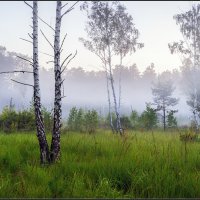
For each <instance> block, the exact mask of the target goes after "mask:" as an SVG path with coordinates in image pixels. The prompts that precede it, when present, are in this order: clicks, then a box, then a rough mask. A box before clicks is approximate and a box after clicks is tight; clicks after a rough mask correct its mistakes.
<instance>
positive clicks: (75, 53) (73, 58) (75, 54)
mask: <svg viewBox="0 0 200 200" xmlns="http://www.w3.org/2000/svg"><path fill="white" fill-rule="evenodd" d="M76 55H77V50H76V53H75V54H74V56H73V57H72V58H71V59H70V60H69V61H68V63H67V64H66V65H65V67H64V69H63V70H62V71H61V74H62V73H63V72H64V71H65V69H66V67H67V66H68V64H69V63H70V62H71V60H72V59H74V57H75V56H76Z"/></svg>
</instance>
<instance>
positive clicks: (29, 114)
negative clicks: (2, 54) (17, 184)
mask: <svg viewBox="0 0 200 200" xmlns="http://www.w3.org/2000/svg"><path fill="white" fill-rule="evenodd" d="M42 114H43V116H44V124H45V127H46V130H47V131H48V132H50V131H51V130H52V127H53V117H52V112H51V111H49V110H47V109H46V108H45V107H43V108H42ZM109 118H110V116H109V114H108V115H107V116H106V117H103V116H101V115H100V114H99V113H98V112H97V111H96V110H95V109H91V110H86V109H85V110H84V109H82V108H77V107H73V108H71V110H70V114H69V116H68V118H67V119H64V120H63V124H62V128H63V132H68V131H72V132H81V133H89V134H92V133H95V132H96V131H97V130H98V129H110V124H109V123H110V122H109ZM112 119H113V125H114V126H115V128H116V117H115V115H114V113H112ZM166 119H167V128H168V129H173V128H176V127H177V120H176V117H175V116H174V113H173V112H168V113H167V116H166ZM121 123H122V127H123V129H124V130H125V131H126V130H140V131H142V130H153V129H156V128H161V126H162V118H161V117H160V116H159V113H157V112H156V110H155V109H154V108H152V107H151V106H150V105H149V104H146V109H145V110H144V111H143V112H142V113H141V114H139V113H138V112H137V111H136V110H132V112H131V114H130V115H129V116H128V115H122V116H121ZM0 129H1V131H3V132H5V133H11V132H17V131H20V132H23V131H26V132H27V131H33V130H35V118H34V109H33V106H32V105H31V106H30V107H29V108H28V109H24V110H19V111H17V110H16V109H15V106H14V105H9V106H6V107H4V108H3V111H2V112H1V113H0Z"/></svg>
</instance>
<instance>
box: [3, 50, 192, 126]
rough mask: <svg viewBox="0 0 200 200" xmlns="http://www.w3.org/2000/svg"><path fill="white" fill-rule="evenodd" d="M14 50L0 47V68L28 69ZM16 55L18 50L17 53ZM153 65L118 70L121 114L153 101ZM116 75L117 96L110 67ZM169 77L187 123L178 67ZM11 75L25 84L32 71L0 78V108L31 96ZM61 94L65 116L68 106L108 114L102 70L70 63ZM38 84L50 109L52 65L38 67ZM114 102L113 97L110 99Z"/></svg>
mask: <svg viewBox="0 0 200 200" xmlns="http://www.w3.org/2000/svg"><path fill="white" fill-rule="evenodd" d="M16 54H17V53H11V52H9V51H8V50H6V48H5V47H2V46H1V48H0V69H1V71H12V70H16V69H20V70H22V69H25V70H30V71H31V68H30V66H29V65H28V64H27V63H26V61H22V60H21V59H19V58H16V56H15V55H16ZM18 55H19V53H18ZM154 68H155V66H154V65H153V64H152V63H150V64H149V66H146V70H145V71H143V72H141V71H140V66H137V65H136V64H134V63H133V64H132V65H131V66H124V67H123V68H122V70H121V75H122V80H121V87H122V93H121V113H122V114H130V113H131V111H132V110H136V111H138V112H139V113H141V112H142V111H143V110H144V109H145V107H146V104H145V102H152V101H153V98H152V91H151V88H152V87H153V85H152V83H153V82H155V81H156V78H157V76H158V73H157V72H156V71H155V69H154ZM113 74H114V78H115V82H114V83H115V88H116V93H117V97H118V96H119V95H118V93H119V74H120V69H119V68H118V67H115V69H114V70H113ZM161 74H165V75H166V76H167V77H168V79H170V78H171V79H172V81H173V85H174V86H175V91H174V93H173V96H174V97H176V98H179V103H178V104H177V106H175V108H176V109H178V112H177V113H176V117H177V120H178V123H179V125H185V124H188V123H189V121H190V117H191V112H190V110H189V107H188V106H187V104H186V96H185V93H184V90H183V88H182V87H181V86H182V84H181V73H180V70H173V71H165V72H163V73H160V75H161ZM11 78H13V79H15V80H18V81H22V82H25V83H29V84H31V83H33V78H32V74H17V73H16V74H6V75H4V76H1V78H0V88H1V89H0V110H2V109H3V107H4V106H6V105H9V103H10V100H11V98H12V101H13V103H14V104H15V106H16V108H17V109H23V108H26V107H29V106H30V103H31V101H32V97H33V91H32V88H30V87H28V86H24V85H20V84H18V83H14V82H13V81H11V80H10V79H11ZM63 78H64V79H65V81H64V88H63V89H62V92H63V90H64V96H66V97H65V98H63V102H62V106H63V113H62V115H63V117H64V118H66V117H67V116H68V114H69V110H70V108H71V107H73V106H76V107H82V108H84V109H89V108H95V109H97V111H98V113H99V114H101V115H102V116H105V115H107V114H108V102H107V90H106V74H105V71H104V70H103V68H102V70H99V71H97V70H96V69H94V71H85V70H84V68H83V67H81V66H73V67H71V68H70V69H67V70H66V72H65V73H64V76H63ZM40 86H41V98H42V105H44V106H45V107H46V108H47V109H48V110H51V109H52V108H53V100H54V99H53V93H54V79H53V68H50V69H45V68H44V67H41V68H40ZM111 100H112V101H113V99H111Z"/></svg>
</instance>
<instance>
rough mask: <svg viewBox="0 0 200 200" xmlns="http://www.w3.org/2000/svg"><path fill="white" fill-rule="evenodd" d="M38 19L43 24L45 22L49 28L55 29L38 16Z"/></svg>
mask: <svg viewBox="0 0 200 200" xmlns="http://www.w3.org/2000/svg"><path fill="white" fill-rule="evenodd" d="M38 19H39V20H41V21H42V22H43V23H44V24H46V25H47V26H48V27H49V28H50V29H52V30H53V31H55V29H54V28H53V27H52V26H51V25H49V24H48V23H47V22H45V21H44V20H43V19H42V18H40V17H38Z"/></svg>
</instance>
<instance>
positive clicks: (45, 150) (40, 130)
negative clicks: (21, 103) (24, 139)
mask: <svg viewBox="0 0 200 200" xmlns="http://www.w3.org/2000/svg"><path fill="white" fill-rule="evenodd" d="M38 68H39V65H38V5H37V1H33V79H34V94H33V95H34V109H35V120H36V127H37V137H38V141H39V146H40V162H41V164H46V163H48V162H49V147H48V143H47V140H46V135H45V129H44V122H43V117H42V113H41V100H40V86H39V69H38Z"/></svg>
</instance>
